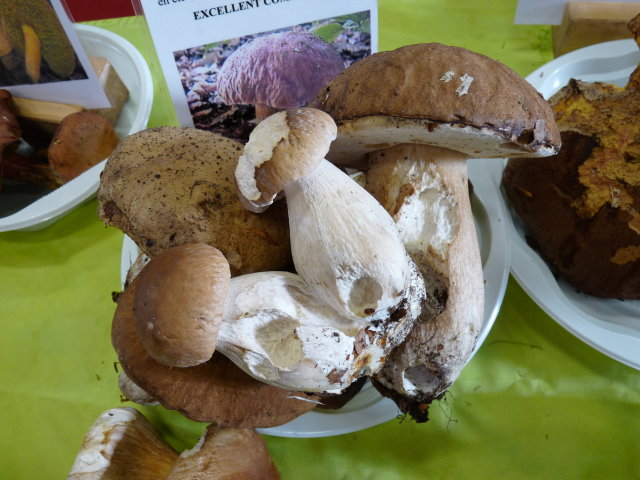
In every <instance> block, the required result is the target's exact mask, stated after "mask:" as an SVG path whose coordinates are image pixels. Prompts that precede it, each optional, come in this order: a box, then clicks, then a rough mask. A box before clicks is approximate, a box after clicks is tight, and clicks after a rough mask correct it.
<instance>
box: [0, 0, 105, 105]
mask: <svg viewBox="0 0 640 480" xmlns="http://www.w3.org/2000/svg"><path fill="white" fill-rule="evenodd" d="M0 19H1V21H0V88H3V89H6V90H8V91H9V92H11V93H12V94H13V95H15V96H18V97H24V98H29V99H32V100H44V101H52V102H60V103H69V104H75V105H81V106H83V107H86V108H103V107H109V106H110V103H109V100H108V98H107V97H106V95H105V93H104V91H103V89H102V86H101V84H100V81H99V80H98V79H97V77H96V75H95V73H94V72H93V70H92V68H91V63H90V60H89V58H88V57H87V56H86V55H85V53H84V49H83V47H82V44H81V42H80V40H79V38H78V35H77V33H76V31H75V28H74V25H73V23H72V22H71V20H70V18H69V17H68V15H67V14H66V11H65V10H64V7H63V5H62V4H61V0H29V2H25V1H19V0H2V1H1V2H0Z"/></svg>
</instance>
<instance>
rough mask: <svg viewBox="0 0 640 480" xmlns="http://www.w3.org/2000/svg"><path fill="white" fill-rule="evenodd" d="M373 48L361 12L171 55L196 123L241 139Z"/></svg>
mask: <svg viewBox="0 0 640 480" xmlns="http://www.w3.org/2000/svg"><path fill="white" fill-rule="evenodd" d="M371 53H372V52H371V32H370V12H368V11H363V12H357V13H354V14H347V15H343V16H340V17H331V18H325V19H322V20H315V21H312V22H308V23H304V24H300V25H295V26H292V27H287V28H283V29H279V30H272V31H268V32H262V33H257V34H251V35H245V36H242V37H235V38H230V39H226V40H221V41H216V42H214V43H209V44H204V45H199V46H194V47H191V48H187V49H185V50H179V51H176V52H174V59H175V62H176V67H177V69H178V72H179V74H180V80H181V83H182V87H183V91H184V95H185V99H186V102H187V105H188V108H189V113H190V115H191V119H192V121H193V125H194V126H195V127H196V128H199V129H202V130H208V131H212V132H215V133H219V134H221V135H223V136H226V137H229V138H233V139H235V140H239V141H241V142H246V141H247V140H248V138H249V134H250V133H251V131H252V130H253V128H255V126H256V124H257V123H258V122H260V121H261V120H263V119H264V118H266V117H267V116H269V115H271V114H272V113H275V112H277V111H278V110H282V109H286V108H294V107H301V106H305V105H306V104H307V103H308V102H309V101H310V100H311V99H312V98H313V97H314V96H315V95H316V94H317V93H319V92H320V91H321V90H322V87H323V86H325V85H326V84H327V83H329V81H331V80H332V79H333V78H334V77H335V76H336V75H337V74H338V73H340V72H341V71H342V70H344V69H345V68H347V67H348V66H349V65H351V64H352V63H353V62H355V61H357V60H360V59H362V58H364V57H366V56H368V55H370V54H371Z"/></svg>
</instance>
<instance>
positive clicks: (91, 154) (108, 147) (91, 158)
mask: <svg viewBox="0 0 640 480" xmlns="http://www.w3.org/2000/svg"><path fill="white" fill-rule="evenodd" d="M118 142H120V138H119V137H118V134H117V133H116V131H115V129H114V128H113V126H112V125H111V124H110V123H109V121H108V120H107V119H105V118H104V117H102V116H101V115H98V114H97V113H92V112H85V111H82V112H76V113H72V114H70V115H67V116H66V117H64V118H63V119H62V122H60V125H59V126H58V128H57V130H56V133H55V134H54V136H53V139H52V140H51V143H50V144H49V149H48V152H47V157H48V159H49V166H50V168H51V170H52V171H53V172H54V174H55V175H56V177H58V178H59V179H60V182H61V183H66V182H68V181H69V180H72V179H74V178H75V177H77V176H78V175H80V174H81V173H83V172H85V171H86V170H88V169H89V168H91V167H92V166H94V165H96V164H98V163H100V162H101V161H103V160H105V159H106V158H107V157H108V156H109V155H110V154H111V152H112V151H113V149H114V148H115V147H116V145H117V144H118Z"/></svg>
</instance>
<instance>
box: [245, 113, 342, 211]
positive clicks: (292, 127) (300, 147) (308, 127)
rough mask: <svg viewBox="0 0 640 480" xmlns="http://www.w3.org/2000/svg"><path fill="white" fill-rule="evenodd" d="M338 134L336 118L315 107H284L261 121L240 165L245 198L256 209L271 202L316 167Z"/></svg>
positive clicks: (251, 137) (254, 131)
mask: <svg viewBox="0 0 640 480" xmlns="http://www.w3.org/2000/svg"><path fill="white" fill-rule="evenodd" d="M336 134H337V130H336V124H335V122H334V121H333V119H332V118H331V117H330V116H329V115H327V114H326V113H325V112H322V111H320V110H316V109H311V108H293V109H289V110H284V111H281V112H278V113H275V114H273V115H271V116H269V117H267V118H266V119H265V120H263V121H262V122H260V123H259V124H258V125H257V126H256V128H255V129H254V130H253V131H252V132H251V135H250V136H249V142H248V143H247V144H246V145H245V147H244V152H243V154H242V155H241V156H240V159H239V160H238V166H237V167H236V173H235V175H236V182H237V184H238V189H239V191H240V194H241V195H242V196H243V197H244V200H245V201H246V202H248V203H249V205H250V206H253V207H254V208H256V209H260V208H263V207H266V206H268V205H270V204H271V203H272V202H273V200H274V199H275V197H276V195H277V194H278V193H279V192H280V191H282V190H283V189H284V187H285V186H286V185H288V184H289V183H291V182H293V181H295V180H298V179H300V178H303V177H305V176H307V175H308V174H310V173H311V172H312V171H313V170H315V168H316V167H317V166H318V164H319V163H320V162H321V161H322V160H324V158H325V156H326V154H327V152H328V151H329V147H330V145H331V142H332V141H333V140H334V139H335V138H336Z"/></svg>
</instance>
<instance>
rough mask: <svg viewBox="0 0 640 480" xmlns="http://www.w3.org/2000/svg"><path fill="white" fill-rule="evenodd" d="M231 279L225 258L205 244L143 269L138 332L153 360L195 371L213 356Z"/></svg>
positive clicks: (165, 255) (166, 254)
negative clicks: (194, 369)
mask: <svg viewBox="0 0 640 480" xmlns="http://www.w3.org/2000/svg"><path fill="white" fill-rule="evenodd" d="M230 276H231V274H230V272H229V263H228V262H227V260H226V259H225V258H224V255H222V253H220V251H219V250H218V249H216V248H214V247H211V246H209V245H206V244H199V245H181V246H178V247H174V248H170V249H168V250H165V251H163V252H161V253H160V254H158V255H157V256H156V257H154V260H153V261H151V262H149V263H148V264H147V265H146V266H145V267H144V268H143V269H142V270H141V271H140V274H139V275H138V282H139V283H140V284H143V285H144V288H137V289H136V290H135V292H134V309H135V319H136V329H137V331H138V336H139V337H140V340H141V341H142V345H143V346H144V348H145V350H146V351H147V353H148V354H149V355H150V356H151V357H152V358H153V359H154V360H156V361H157V362H160V363H162V364H163V365H168V366H172V367H192V366H194V365H199V364H201V363H204V362H206V361H207V360H209V359H210V358H211V356H212V355H213V352H214V351H215V348H216V340H217V337H218V332H219V330H220V323H221V322H222V315H223V313H224V304H225V301H226V299H227V292H228V289H229V278H230Z"/></svg>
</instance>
